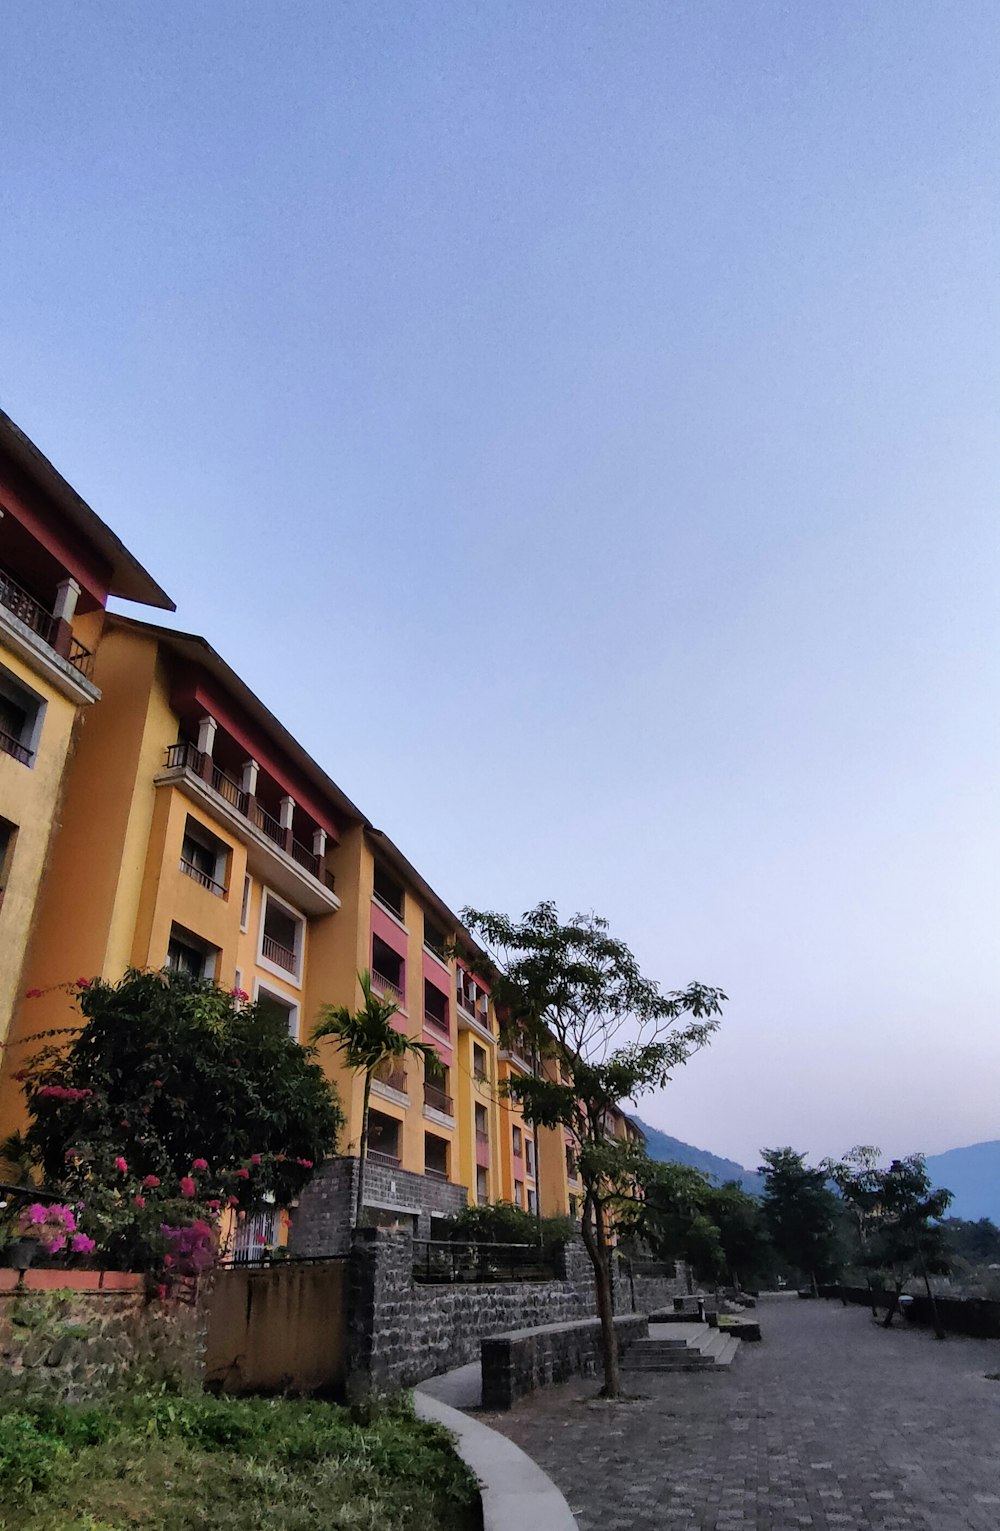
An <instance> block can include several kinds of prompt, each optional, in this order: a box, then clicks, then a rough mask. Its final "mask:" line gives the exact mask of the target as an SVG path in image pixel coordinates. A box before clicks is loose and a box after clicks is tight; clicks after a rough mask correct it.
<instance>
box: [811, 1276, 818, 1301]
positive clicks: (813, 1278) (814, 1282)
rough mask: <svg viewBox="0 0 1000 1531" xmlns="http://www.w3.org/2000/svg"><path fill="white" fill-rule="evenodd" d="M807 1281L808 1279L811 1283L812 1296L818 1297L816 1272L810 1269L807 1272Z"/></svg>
mask: <svg viewBox="0 0 1000 1531" xmlns="http://www.w3.org/2000/svg"><path fill="white" fill-rule="evenodd" d="M809 1281H810V1283H811V1285H812V1294H813V1296H814V1297H818V1296H819V1285H818V1283H817V1281H816V1272H815V1271H810V1272H809Z"/></svg>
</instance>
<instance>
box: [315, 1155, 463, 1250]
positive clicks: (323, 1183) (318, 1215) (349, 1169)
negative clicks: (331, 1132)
mask: <svg viewBox="0 0 1000 1531" xmlns="http://www.w3.org/2000/svg"><path fill="white" fill-rule="evenodd" d="M358 1165H359V1160H357V1159H350V1158H346V1157H345V1158H340V1159H329V1160H327V1162H326V1163H325V1164H324V1165H323V1166H322V1167H321V1168H320V1169H319V1170H317V1172H316V1174H315V1175H314V1176H313V1178H312V1180H311V1181H310V1182H309V1184H308V1185H307V1186H306V1188H305V1190H304V1191H303V1192H302V1196H301V1198H300V1201H299V1205H298V1208H297V1210H296V1213H295V1216H294V1218H293V1219H292V1227H291V1230H290V1233H289V1239H288V1246H289V1249H290V1250H291V1252H292V1253H293V1254H297V1255H311V1256H317V1255H332V1256H342V1255H347V1254H349V1253H350V1249H351V1225H352V1223H353V1220H354V1204H355V1200H356V1198H357V1192H358ZM467 1205H468V1192H467V1191H466V1188H465V1186H462V1185H452V1184H451V1183H450V1182H449V1181H444V1180H433V1179H431V1178H429V1177H428V1176H426V1175H414V1174H413V1173H412V1172H411V1171H409V1170H401V1169H391V1168H389V1167H388V1166H386V1165H383V1164H373V1163H372V1162H371V1160H369V1161H368V1163H367V1164H366V1166H365V1207H366V1208H367V1209H369V1210H370V1212H371V1213H372V1214H374V1215H375V1216H376V1217H377V1216H379V1215H382V1216H385V1215H389V1216H391V1215H392V1214H396V1215H397V1216H398V1217H399V1218H400V1219H407V1220H410V1222H411V1223H412V1229H413V1232H414V1234H415V1236H416V1237H417V1238H419V1239H429V1238H430V1236H431V1218H433V1217H454V1216H455V1215H456V1213H458V1212H461V1210H462V1208H463V1207H465V1206H467Z"/></svg>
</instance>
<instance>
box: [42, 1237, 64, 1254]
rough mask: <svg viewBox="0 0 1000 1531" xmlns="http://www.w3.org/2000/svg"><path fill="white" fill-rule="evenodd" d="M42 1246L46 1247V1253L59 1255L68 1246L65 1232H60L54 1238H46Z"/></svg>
mask: <svg viewBox="0 0 1000 1531" xmlns="http://www.w3.org/2000/svg"><path fill="white" fill-rule="evenodd" d="M42 1247H43V1248H44V1250H45V1252H46V1254H50V1255H57V1254H58V1253H59V1251H60V1250H62V1249H65V1248H66V1235H65V1234H64V1233H60V1234H58V1235H57V1236H56V1237H55V1238H54V1239H48V1240H46V1242H45V1244H44V1245H43V1246H42Z"/></svg>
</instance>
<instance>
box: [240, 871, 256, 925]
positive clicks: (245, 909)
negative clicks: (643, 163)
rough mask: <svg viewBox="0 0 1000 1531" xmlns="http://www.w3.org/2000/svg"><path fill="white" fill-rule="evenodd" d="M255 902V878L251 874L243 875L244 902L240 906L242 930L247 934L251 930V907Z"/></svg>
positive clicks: (245, 873)
mask: <svg viewBox="0 0 1000 1531" xmlns="http://www.w3.org/2000/svg"><path fill="white" fill-rule="evenodd" d="M252 902H253V878H252V877H251V876H250V873H249V872H244V874H243V902H242V903H241V904H240V930H241V931H242V932H243V933H244V934H245V933H246V932H247V931H248V930H249V929H250V905H251V903H252Z"/></svg>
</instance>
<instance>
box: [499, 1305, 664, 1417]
mask: <svg viewBox="0 0 1000 1531" xmlns="http://www.w3.org/2000/svg"><path fill="white" fill-rule="evenodd" d="M648 1334H649V1324H648V1322H647V1320H646V1317H645V1315H644V1314H642V1313H628V1314H623V1315H622V1316H621V1317H620V1318H616V1319H615V1335H616V1337H617V1340H618V1355H619V1357H621V1355H622V1354H623V1352H624V1350H625V1347H626V1346H627V1345H629V1344H631V1343H632V1341H633V1340H641V1339H645V1338H646V1337H647V1336H648ZM482 1356H483V1408H485V1409H510V1408H512V1407H513V1405H514V1403H515V1402H516V1400H517V1399H518V1398H523V1397H524V1396H525V1394H527V1393H533V1392H534V1391H535V1389H536V1388H540V1387H545V1386H547V1385H548V1384H549V1383H553V1382H566V1381H567V1380H568V1379H569V1378H570V1377H593V1376H595V1375H596V1374H597V1372H598V1370H599V1369H600V1366H601V1324H600V1320H599V1319H596V1318H586V1319H577V1320H576V1321H574V1322H573V1323H569V1324H547V1325H545V1326H544V1327H543V1328H540V1329H535V1330H533V1331H531V1332H530V1333H527V1334H525V1333H520V1334H518V1333H514V1334H495V1335H493V1336H492V1338H489V1339H485V1340H483V1341H482Z"/></svg>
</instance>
